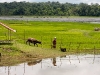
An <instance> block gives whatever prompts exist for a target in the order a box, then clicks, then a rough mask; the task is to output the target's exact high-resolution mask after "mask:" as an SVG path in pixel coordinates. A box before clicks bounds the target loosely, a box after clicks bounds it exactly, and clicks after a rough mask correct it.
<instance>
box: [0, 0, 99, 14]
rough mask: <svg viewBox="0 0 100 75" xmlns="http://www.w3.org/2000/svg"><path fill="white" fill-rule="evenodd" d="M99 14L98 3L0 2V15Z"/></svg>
mask: <svg viewBox="0 0 100 75" xmlns="http://www.w3.org/2000/svg"><path fill="white" fill-rule="evenodd" d="M6 15H7V16H13V15H26V16H100V5H99V4H98V3H95V4H91V5H88V4H86V3H79V4H72V3H59V2H50V1H48V2H39V3H36V2H33V3H31V2H25V1H23V2H15V1H14V2H10V3H7V2H4V3H0V16H6Z"/></svg>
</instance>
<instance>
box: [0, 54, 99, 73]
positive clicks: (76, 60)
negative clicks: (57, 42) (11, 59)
mask: <svg viewBox="0 0 100 75" xmlns="http://www.w3.org/2000/svg"><path fill="white" fill-rule="evenodd" d="M0 75H100V55H67V56H64V57H57V58H48V59H42V60H37V61H35V62H34V61H30V62H26V63H21V64H19V65H15V66H3V67H0Z"/></svg>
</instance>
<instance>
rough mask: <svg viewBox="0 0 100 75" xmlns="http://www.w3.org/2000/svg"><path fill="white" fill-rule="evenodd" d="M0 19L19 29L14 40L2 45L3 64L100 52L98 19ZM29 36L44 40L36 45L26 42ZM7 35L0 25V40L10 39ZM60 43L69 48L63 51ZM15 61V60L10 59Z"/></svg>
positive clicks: (14, 35) (0, 63)
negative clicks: (54, 41) (73, 20)
mask: <svg viewBox="0 0 100 75" xmlns="http://www.w3.org/2000/svg"><path fill="white" fill-rule="evenodd" d="M0 21H1V22H2V23H4V24H6V25H8V26H9V27H11V28H13V29H15V30H16V31H17V32H16V33H14V32H11V40H13V41H12V43H13V44H10V45H0V53H1V54H2V56H1V59H2V61H1V62H0V65H12V64H16V62H17V63H20V62H25V61H29V60H30V59H33V60H37V59H42V58H48V57H56V56H62V55H67V54H73V53H74V54H75V53H91V54H92V53H95V54H99V53H100V34H99V33H100V32H99V31H95V30H94V29H95V28H99V27H100V24H98V23H88V22H50V21H20V20H0ZM29 37H32V38H36V39H37V40H40V41H41V42H42V44H38V47H36V46H35V47H34V45H33V44H31V46H29V45H28V44H26V40H27V38H29ZM54 37H56V38H57V48H56V49H51V45H52V40H53V38H54ZM7 38H8V30H7V29H5V28H4V27H2V26H0V40H6V39H7ZM60 47H62V48H66V50H67V51H66V52H61V51H60ZM9 59H12V60H9ZM15 59H18V60H15ZM8 60H9V61H8ZM11 61H13V62H12V63H9V62H11Z"/></svg>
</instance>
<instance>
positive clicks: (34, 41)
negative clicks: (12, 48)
mask: <svg viewBox="0 0 100 75" xmlns="http://www.w3.org/2000/svg"><path fill="white" fill-rule="evenodd" d="M27 42H28V43H29V45H30V43H33V44H34V46H35V45H37V43H39V44H41V41H38V40H36V39H35V38H28V39H27V41H26V44H27ZM37 46H38V45H37Z"/></svg>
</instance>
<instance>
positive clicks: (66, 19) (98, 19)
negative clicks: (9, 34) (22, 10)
mask: <svg viewBox="0 0 100 75" xmlns="http://www.w3.org/2000/svg"><path fill="white" fill-rule="evenodd" d="M0 19H1V20H24V21H57V22H100V17H25V16H1V17H0Z"/></svg>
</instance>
